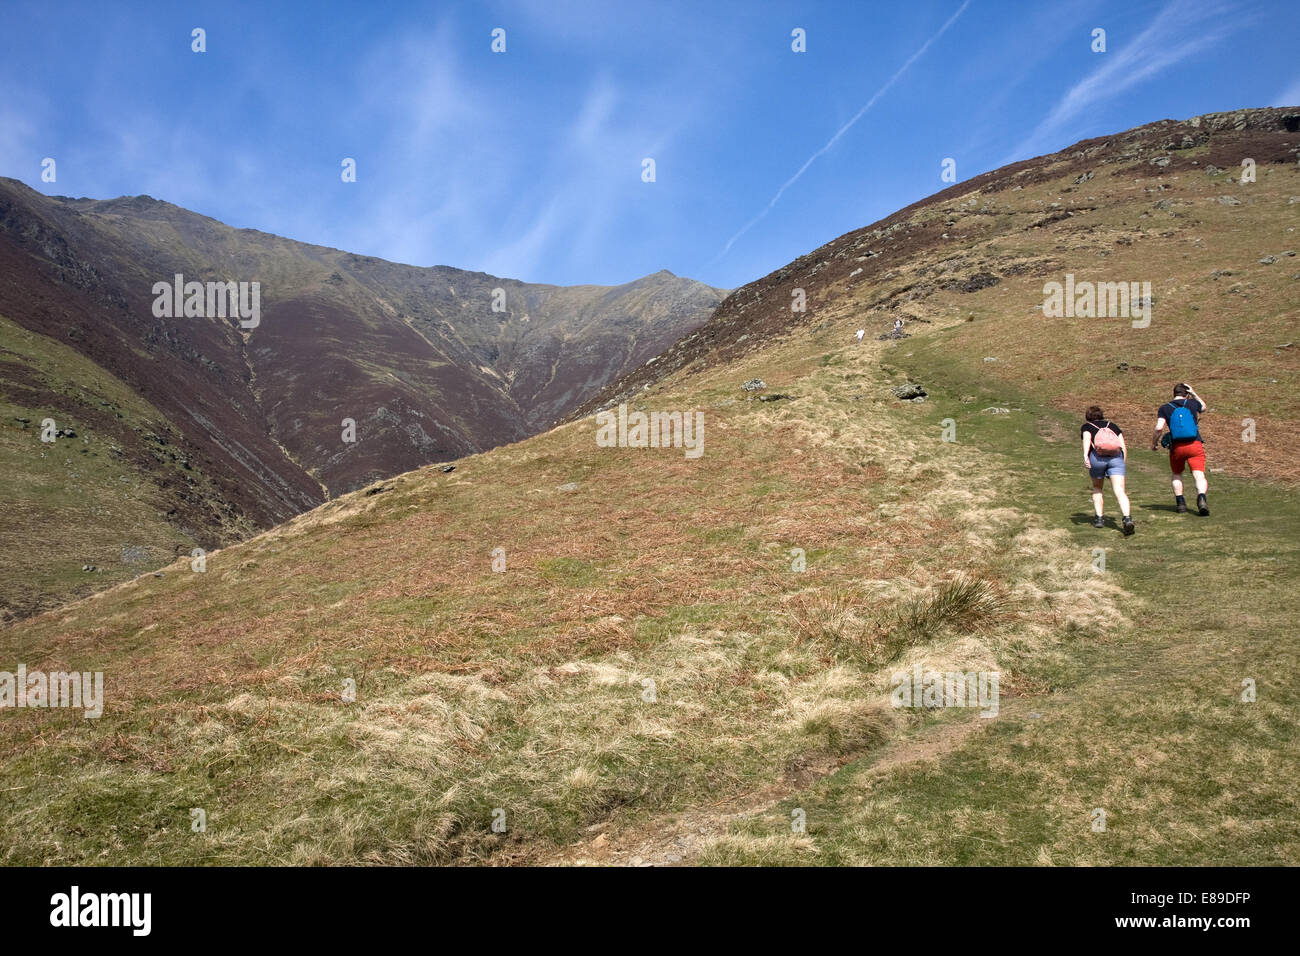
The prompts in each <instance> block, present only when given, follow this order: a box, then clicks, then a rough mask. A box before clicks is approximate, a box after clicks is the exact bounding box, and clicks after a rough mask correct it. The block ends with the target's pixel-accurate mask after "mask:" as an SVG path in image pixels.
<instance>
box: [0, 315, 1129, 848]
mask: <svg viewBox="0 0 1300 956" xmlns="http://www.w3.org/2000/svg"><path fill="white" fill-rule="evenodd" d="M827 344H828V343H827V340H825V339H818V340H812V341H810V340H802V341H798V342H794V343H792V344H791V345H790V347H789V348H787V349H785V350H782V351H781V352H779V353H777V354H772V355H768V356H764V357H762V358H761V359H760V360H757V361H756V362H755V363H754V364H752V365H750V366H749V367H746V368H743V369H726V370H723V371H720V372H717V373H715V374H714V375H712V376H702V377H700V378H697V379H696V380H694V381H693V382H692V383H691V385H690V390H689V392H686V391H678V390H673V391H669V392H665V393H662V394H655V395H654V398H653V404H652V406H651V407H654V408H669V409H672V408H691V407H696V408H703V409H705V410H706V421H707V425H706V433H705V434H706V450H705V454H704V456H703V457H702V458H700V459H699V460H697V461H688V460H687V459H685V458H684V456H683V455H682V453H681V452H680V451H678V450H662V451H650V450H645V451H637V450H607V449H599V448H597V447H596V446H595V442H594V428H593V423H592V422H591V421H590V420H587V421H586V422H580V423H576V424H574V425H571V426H567V427H564V428H560V429H557V430H555V431H553V432H550V433H548V434H546V435H543V436H539V437H538V438H535V439H531V440H529V441H528V442H525V443H521V444H520V445H516V446H510V447H507V448H504V449H500V450H497V451H495V452H492V453H490V454H487V455H483V456H476V457H474V458H471V459H468V460H466V461H464V462H462V463H461V464H460V466H459V467H458V470H457V471H456V472H455V473H454V474H452V475H451V476H444V475H442V474H441V473H440V472H437V471H436V470H433V469H429V470H425V471H420V472H413V473H411V474H409V475H407V476H403V477H402V478H399V479H395V480H394V481H392V482H389V483H388V485H387V490H385V491H382V492H380V493H376V494H373V495H366V494H364V493H359V494H356V495H353V496H348V497H345V498H343V499H340V500H339V501H337V502H333V503H331V504H329V505H326V506H325V507H323V508H321V509H318V510H317V511H316V512H313V513H311V514H309V515H306V516H303V517H301V518H299V519H296V520H295V521H293V522H290V523H289V524H288V525H285V526H283V527H282V528H280V529H278V530H276V531H273V532H270V533H268V534H265V535H262V536H260V537H258V538H256V539H254V540H252V541H250V542H247V543H245V544H240V545H237V546H235V547H232V548H229V549H226V550H224V551H220V552H216V553H214V554H213V555H211V556H210V558H209V563H208V571H207V573H206V574H202V575H200V574H193V573H188V572H186V571H185V570H184V569H183V568H182V567H181V566H177V567H176V569H175V570H176V571H177V573H172V572H171V571H169V572H168V573H167V574H166V575H165V576H164V577H163V578H161V579H158V578H153V577H150V576H146V577H144V578H141V579H140V580H139V581H137V582H132V583H130V584H128V585H124V586H122V587H119V588H117V589H115V590H113V591H110V592H107V593H105V594H102V595H98V596H96V597H94V598H92V599H90V600H88V601H83V602H81V603H79V604H76V605H70V606H68V607H67V608H65V609H63V610H61V611H59V612H57V613H53V614H47V615H44V616H42V617H40V618H38V619H35V620H33V621H30V622H26V623H24V624H23V625H21V626H18V627H14V628H10V629H8V630H6V631H4V632H0V646H2V650H0V653H2V654H3V657H0V659H4V660H11V659H13V660H22V661H25V662H27V663H28V665H29V667H33V668H35V667H44V668H45V669H47V670H52V669H55V668H56V667H61V666H73V667H78V668H83V669H87V668H91V667H94V668H96V669H103V670H104V671H105V672H106V679H107V684H108V688H109V695H110V704H109V707H108V710H107V712H106V714H105V717H104V718H103V719H101V720H99V721H84V720H82V719H80V717H78V716H75V715H70V714H66V713H62V712H49V711H34V710H26V711H11V712H9V713H7V714H5V720H6V721H7V722H8V723H9V727H10V728H11V730H12V733H9V734H7V735H6V738H5V741H4V744H3V747H4V748H5V749H4V752H3V754H2V756H3V764H2V767H3V769H2V770H0V792H4V793H5V794H6V803H5V804H4V805H3V807H0V821H3V824H2V825H3V826H4V832H5V833H6V840H5V853H6V859H7V860H9V861H10V862H43V861H55V860H61V861H73V860H80V861H92V862H93V861H97V860H103V861H105V862H107V861H125V860H134V861H140V862H149V861H152V862H164V863H181V862H187V861H194V860H203V861H212V862H267V861H284V860H296V861H309V862H344V861H374V862H417V861H430V860H451V859H460V860H473V859H481V858H485V857H487V856H494V857H495V858H497V859H533V858H536V856H537V855H538V854H540V853H544V852H546V848H547V847H551V846H556V845H560V846H562V845H565V844H569V843H572V842H573V841H575V840H577V839H578V838H579V837H580V836H581V835H582V832H583V828H585V827H588V826H591V825H598V824H601V823H611V822H612V823H616V824H619V825H624V824H625V825H629V826H631V825H636V824H638V823H639V822H643V821H646V820H650V819H653V818H654V817H655V816H656V815H657V814H658V813H659V812H661V811H663V810H665V809H669V810H671V809H686V808H689V807H691V806H693V805H697V804H700V803H702V802H706V801H707V800H712V799H715V798H717V797H720V796H727V795H741V794H744V793H746V792H748V791H750V790H752V789H753V788H754V787H755V785H756V784H760V783H767V784H772V785H778V786H780V785H785V783H788V782H790V781H798V780H802V779H806V778H807V777H808V776H810V775H815V774H818V773H823V772H826V771H827V770H830V769H833V768H834V767H835V766H836V765H837V764H838V763H839V762H841V761H843V760H845V759H848V758H850V757H851V756H853V755H858V754H862V753H865V752H867V751H868V750H870V749H871V748H873V747H875V746H878V745H879V744H880V743H881V742H882V741H884V740H886V739H889V738H890V737H891V736H892V735H894V734H895V733H897V732H898V731H899V730H900V729H901V728H904V727H906V725H907V724H908V723H909V722H911V721H912V720H913V719H914V718H913V717H911V716H909V715H904V714H899V713H896V712H893V711H891V710H890V709H889V708H888V707H886V706H885V705H884V703H883V700H882V697H883V686H884V685H883V681H884V679H885V675H884V669H885V668H886V667H887V666H888V664H889V662H890V661H891V660H893V659H895V658H896V657H898V655H900V654H901V655H903V658H902V659H904V660H907V659H909V658H908V657H907V655H909V654H912V653H916V652H918V651H919V650H921V649H924V650H926V651H927V652H928V653H932V654H935V655H938V658H939V659H941V660H949V661H952V662H957V663H963V664H973V663H980V664H982V665H983V666H986V667H987V666H989V665H991V663H992V661H993V660H994V658H995V657H997V658H999V659H1000V660H1002V661H1003V662H1004V669H1005V670H1006V671H1007V672H1008V673H1007V680H1006V683H1005V685H1004V689H1005V691H1006V692H1009V693H1018V692H1029V691H1030V690H1032V687H1033V685H1032V682H1028V683H1024V684H1023V686H1021V687H1020V688H1019V689H1017V682H1018V680H1019V678H1018V676H1016V675H1017V674H1018V672H1019V669H1020V668H1021V667H1022V666H1027V662H1028V661H1029V660H1031V659H1032V657H1033V656H1034V653H1035V652H1036V649H1038V648H1041V647H1046V646H1050V645H1051V644H1053V643H1054V642H1055V641H1057V640H1059V638H1058V637H1057V636H1055V635H1054V633H1053V629H1054V627H1055V626H1057V625H1058V624H1059V625H1066V624H1068V625H1069V626H1070V627H1071V628H1073V630H1072V633H1075V632H1077V633H1078V634H1081V635H1086V634H1092V633H1096V634H1100V633H1103V632H1104V628H1103V627H1102V626H1101V625H1100V624H1099V623H1098V617H1099V616H1098V615H1096V614H1093V613H1091V612H1087V613H1080V614H1075V613H1073V612H1072V611H1071V610H1070V607H1071V606H1072V605H1073V604H1074V603H1075V601H1076V599H1077V597H1078V594H1079V593H1081V589H1082V588H1083V587H1084V586H1086V585H1087V583H1088V582H1087V570H1086V562H1083V561H1080V560H1078V559H1077V556H1075V555H1071V554H1069V553H1068V552H1067V551H1066V549H1065V548H1064V547H1063V544H1062V541H1061V538H1062V537H1063V535H1062V533H1060V532H1057V533H1055V534H1047V533H1038V534H1037V536H1036V537H1035V538H1034V543H1033V544H1032V546H1030V547H1028V548H1026V549H1024V550H1023V551H1020V552H1016V553H1014V554H1009V553H1005V552H1004V551H1002V550H1001V549H1000V548H999V547H997V546H996V541H997V539H998V538H999V536H1001V535H1005V534H1006V533H1008V532H1007V529H1008V528H1009V527H1012V526H1014V527H1017V528H1021V527H1024V526H1025V522H1024V520H1023V519H1022V518H1020V517H1019V516H1017V515H1015V514H1014V513H1013V512H1011V511H1009V510H1007V511H1003V512H1000V513H997V514H989V513H987V512H986V511H985V510H984V509H982V508H979V507H975V505H976V504H977V498H975V497H974V496H972V494H971V490H972V489H974V490H976V491H979V489H980V488H981V486H982V483H984V482H986V481H987V476H979V475H974V476H970V477H971V482H970V483H967V484H964V485H961V486H960V487H958V484H959V483H956V482H953V481H952V472H951V470H950V469H951V468H952V467H953V464H954V463H955V459H951V460H947V459H939V460H934V461H927V459H928V458H931V457H932V455H931V454H929V453H927V452H926V451H925V449H926V448H928V447H929V446H930V443H922V442H918V441H917V439H916V438H914V437H909V435H908V434H907V423H908V421H909V420H910V419H909V417H908V416H910V415H913V414H914V413H916V412H919V411H920V409H919V408H912V407H908V408H906V409H897V408H893V407H892V406H893V403H892V399H888V398H887V397H885V398H883V399H882V397H881V396H882V395H883V394H884V393H883V392H882V391H881V387H882V386H883V381H882V380H881V381H876V382H875V383H874V384H866V381H865V379H864V377H869V376H872V375H873V372H872V368H871V361H870V358H869V356H870V354H871V350H866V349H858V348H856V347H855V348H852V349H847V350H845V349H841V350H836V351H834V352H832V353H830V355H829V356H828V355H827V351H826V349H827ZM750 374H759V375H763V376H765V377H766V378H767V379H768V381H769V382H771V383H773V386H774V387H777V386H782V385H786V384H789V385H790V386H791V387H792V388H793V387H795V386H796V385H797V387H798V392H797V395H798V397H797V398H796V399H794V400H792V401H789V402H781V403H779V404H767V403H762V402H758V401H745V400H744V397H743V396H744V393H742V392H740V391H739V389H738V388H737V386H738V383H739V381H742V380H743V377H748V376H749V375H750ZM742 376H743V377H742ZM874 377H875V378H876V379H877V380H880V379H881V376H880V375H879V373H878V372H875V373H874ZM913 446H915V447H914V450H913V452H912V454H911V455H910V456H909V454H908V453H907V449H913ZM900 451H901V452H902V454H900ZM939 451H940V452H943V453H946V452H948V451H949V449H948V448H946V447H945V448H943V449H939ZM913 458H914V459H915V462H914V461H913V460H911V459H913ZM570 481H576V482H577V483H578V485H579V490H578V491H577V492H564V491H560V490H558V486H560V485H562V484H564V483H567V482H570ZM982 493H985V494H988V493H991V486H984V489H983V492H982ZM868 494H873V495H874V498H873V499H870V500H869V499H868V498H867V495H868ZM340 546H344V547H345V548H346V552H347V555H348V556H347V558H346V560H343V561H341V560H340V557H339V555H340V552H339V550H338V549H339V548H340ZM495 547H503V548H505V550H506V558H507V570H506V571H505V572H504V573H494V572H493V571H492V570H491V568H490V562H491V552H492V549H493V548H495ZM794 547H800V548H803V549H805V551H806V552H807V556H808V562H809V566H808V570H807V572H804V573H797V572H795V571H793V570H791V558H790V556H789V554H788V550H789V549H790V548H794ZM922 558H923V559H924V560H921V559H922ZM956 572H961V573H962V574H963V576H964V577H965V578H966V579H968V580H973V581H982V582H985V584H984V585H983V587H984V588H985V593H984V596H983V597H981V598H979V599H978V600H975V601H972V602H970V603H969V604H968V605H967V606H964V607H961V608H957V609H956V610H955V611H953V612H952V615H951V620H940V621H937V622H935V621H929V622H925V621H922V623H919V624H918V623H917V621H918V620H921V618H920V617H918V615H917V613H916V612H917V611H922V610H924V609H925V608H926V606H927V600H928V599H930V598H932V597H933V596H934V595H936V594H937V593H939V592H940V591H941V589H942V586H943V583H944V582H945V581H946V580H948V579H949V578H950V577H951V576H952V575H953V574H954V573H956ZM1107 600H1109V592H1108V593H1107V594H1106V595H1103V604H1105V603H1106V601H1107ZM914 645H915V646H914ZM345 677H352V678H353V679H355V680H356V681H357V685H358V699H357V701H356V703H353V704H347V703H344V702H342V701H341V700H340V693H339V691H340V690H341V685H342V680H343V679H344V678H345ZM647 678H648V679H651V680H653V681H654V682H655V700H654V701H653V702H650V701H647V700H645V699H643V695H644V693H645V689H646V688H645V685H644V684H643V681H645V680H646V679H647ZM38 741H39V744H38ZM190 807H203V808H205V809H206V810H207V811H208V819H209V830H208V832H207V833H206V834H204V835H195V834H192V833H191V832H190V831H189V829H188V822H189V815H188V810H189V808H190ZM497 807H500V808H502V809H504V810H505V811H506V814H507V823H508V827H509V828H508V830H507V832H506V833H505V834H500V835H496V834H493V833H491V832H490V830H489V825H490V822H491V813H492V811H493V810H494V809H495V808H497ZM20 824H21V825H20Z"/></svg>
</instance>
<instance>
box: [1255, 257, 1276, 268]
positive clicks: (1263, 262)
mask: <svg viewBox="0 0 1300 956" xmlns="http://www.w3.org/2000/svg"><path fill="white" fill-rule="evenodd" d="M1275 262H1277V256H1265V257H1264V258H1263V259H1260V260H1259V264H1260V265H1261V266H1271V265H1272V264H1273V263H1275Z"/></svg>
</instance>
